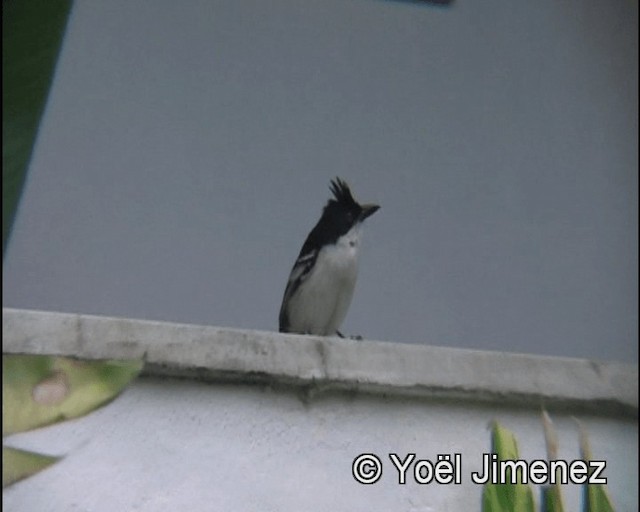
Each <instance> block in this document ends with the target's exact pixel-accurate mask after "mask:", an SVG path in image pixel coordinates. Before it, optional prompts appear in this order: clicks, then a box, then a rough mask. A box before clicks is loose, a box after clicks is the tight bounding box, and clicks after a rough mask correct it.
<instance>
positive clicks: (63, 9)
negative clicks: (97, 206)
mask: <svg viewBox="0 0 640 512" xmlns="http://www.w3.org/2000/svg"><path fill="white" fill-rule="evenodd" d="M70 9H71V0H47V1H46V2H43V1H41V0H18V1H4V0H3V2H2V254H3V255H4V252H5V250H6V247H7V239H8V236H9V231H10V228H11V224H12V223H13V218H14V216H15V212H16V207H17V205H18V200H19V198H20V193H21V190H22V186H23V183H24V180H25V175H26V172H27V167H28V164H29V160H30V158H31V152H32V150H33V147H34V143H35V140H36V135H37V132H38V127H39V124H40V118H41V116H42V112H43V110H44V107H45V103H46V100H47V95H48V93H49V87H50V84H51V81H52V79H53V74H54V73H53V72H54V68H55V63H56V60H57V57H58V52H59V50H60V46H61V42H62V38H63V34H64V31H65V27H66V23H67V18H68V16H69V11H70Z"/></svg>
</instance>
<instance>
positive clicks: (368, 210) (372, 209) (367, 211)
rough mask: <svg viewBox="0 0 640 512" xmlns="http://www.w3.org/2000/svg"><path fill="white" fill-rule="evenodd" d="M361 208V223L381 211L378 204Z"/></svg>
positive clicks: (365, 205) (364, 205)
mask: <svg viewBox="0 0 640 512" xmlns="http://www.w3.org/2000/svg"><path fill="white" fill-rule="evenodd" d="M361 208H362V213H361V214H360V222H362V221H363V220H364V219H366V218H367V217H371V216H372V215H373V214H374V213H376V212H377V211H378V210H379V209H380V206H378V205H377V204H363V205H362V206H361Z"/></svg>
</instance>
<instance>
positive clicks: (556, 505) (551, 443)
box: [541, 409, 564, 512]
mask: <svg viewBox="0 0 640 512" xmlns="http://www.w3.org/2000/svg"><path fill="white" fill-rule="evenodd" d="M542 427H543V429H544V440H545V443H546V445H547V459H548V460H549V461H551V460H557V459H558V447H559V444H560V443H559V441H558V433H557V432H556V429H555V427H554V426H553V421H551V417H550V416H549V414H548V413H547V411H545V410H544V409H543V410H542ZM555 477H556V481H559V477H560V474H559V471H556V475H555ZM541 493H542V500H541V501H542V510H543V512H564V500H563V499H562V488H561V486H560V484H559V483H555V484H549V485H545V486H544V487H542V491H541Z"/></svg>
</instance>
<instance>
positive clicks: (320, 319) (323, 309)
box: [279, 177, 380, 337]
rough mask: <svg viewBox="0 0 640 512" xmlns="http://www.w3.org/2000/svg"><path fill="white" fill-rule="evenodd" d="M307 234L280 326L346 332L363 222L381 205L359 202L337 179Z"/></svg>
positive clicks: (289, 329)
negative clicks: (319, 215) (343, 330)
mask: <svg viewBox="0 0 640 512" xmlns="http://www.w3.org/2000/svg"><path fill="white" fill-rule="evenodd" d="M329 189H330V191H331V193H332V194H333V197H332V198H330V199H329V200H328V202H327V203H326V205H325V206H324V209H323V210H322V216H321V217H320V220H319V221H318V222H317V224H316V225H315V226H314V228H313V229H312V230H311V232H310V233H309V235H308V236H307V238H306V240H305V242H304V244H303V246H302V249H301V250H300V254H299V255H298V258H297V259H296V262H295V264H294V265H293V269H292V270H291V274H290V275H289V280H288V281H287V285H286V288H285V291H284V297H283V298H282V306H281V307H280V315H279V331H280V332H283V333H298V334H313V335H320V336H335V335H338V336H340V337H344V336H343V335H342V333H341V332H340V331H339V329H340V325H341V324H342V322H343V320H344V318H345V316H346V314H347V310H348V309H349V305H350V304H351V299H352V297H353V291H354V288H355V285H356V279H357V276H358V251H359V248H360V237H361V233H362V223H363V222H364V220H365V219H367V218H369V217H370V216H371V215H373V214H374V213H375V212H376V211H378V210H379V209H380V206H379V205H377V204H360V203H358V202H357V201H356V200H355V199H354V198H353V194H352V193H351V189H350V188H349V185H347V183H346V182H345V181H343V180H342V179H341V178H338V177H336V178H335V179H333V180H331V184H330V187H329Z"/></svg>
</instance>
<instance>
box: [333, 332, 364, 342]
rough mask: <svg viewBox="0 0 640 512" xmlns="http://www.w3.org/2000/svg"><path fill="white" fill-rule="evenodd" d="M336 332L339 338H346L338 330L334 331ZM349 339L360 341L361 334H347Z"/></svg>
mask: <svg viewBox="0 0 640 512" xmlns="http://www.w3.org/2000/svg"><path fill="white" fill-rule="evenodd" d="M336 334H337V335H338V336H340V337H341V338H347V336H345V335H344V334H342V333H341V332H340V331H336ZM349 339H350V340H356V341H362V340H363V338H362V336H360V335H359V334H356V335H355V336H349Z"/></svg>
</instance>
